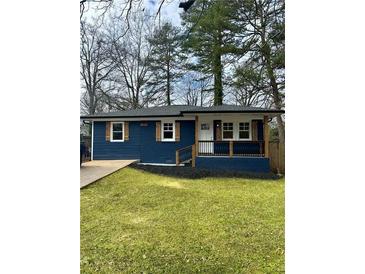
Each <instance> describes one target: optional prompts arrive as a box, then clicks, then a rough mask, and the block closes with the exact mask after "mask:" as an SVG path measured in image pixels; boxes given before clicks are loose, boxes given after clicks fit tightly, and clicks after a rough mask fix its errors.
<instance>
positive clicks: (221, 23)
mask: <svg viewBox="0 0 365 274" xmlns="http://www.w3.org/2000/svg"><path fill="white" fill-rule="evenodd" d="M235 10H236V8H235V2H233V1H223V0H205V1H196V2H195V3H194V5H193V6H192V8H191V9H189V11H188V12H187V13H185V14H184V15H183V16H182V20H183V22H182V23H183V25H184V26H185V27H186V40H185V43H184V47H185V49H186V50H187V51H188V52H189V53H190V54H192V56H193V57H195V58H194V60H196V62H195V63H194V64H193V66H192V68H193V69H195V70H197V71H200V72H203V73H205V74H211V75H213V78H214V105H222V103H223V97H224V94H223V84H224V83H223V72H224V63H223V62H224V60H223V58H224V56H225V55H226V54H228V53H235V52H236V51H237V45H236V39H235V33H236V32H237V31H238V28H237V25H236V22H235V21H233V20H232V18H233V16H234V13H235Z"/></svg>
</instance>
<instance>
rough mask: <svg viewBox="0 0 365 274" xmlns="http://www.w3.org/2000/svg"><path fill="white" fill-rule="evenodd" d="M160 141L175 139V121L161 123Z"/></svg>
mask: <svg viewBox="0 0 365 274" xmlns="http://www.w3.org/2000/svg"><path fill="white" fill-rule="evenodd" d="M162 141H175V123H174V122H163V123H162Z"/></svg>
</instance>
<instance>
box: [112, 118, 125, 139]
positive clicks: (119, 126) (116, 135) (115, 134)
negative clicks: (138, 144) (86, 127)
mask: <svg viewBox="0 0 365 274" xmlns="http://www.w3.org/2000/svg"><path fill="white" fill-rule="evenodd" d="M111 131H112V132H111V141H114V142H123V141H124V136H123V131H124V123H123V122H118V123H112V126H111Z"/></svg>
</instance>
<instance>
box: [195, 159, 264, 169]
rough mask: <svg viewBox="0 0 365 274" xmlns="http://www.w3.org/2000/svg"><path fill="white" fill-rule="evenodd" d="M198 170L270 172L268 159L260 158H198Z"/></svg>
mask: <svg viewBox="0 0 365 274" xmlns="http://www.w3.org/2000/svg"><path fill="white" fill-rule="evenodd" d="M196 168H202V169H215V170H218V169H220V170H232V171H242V172H258V173H267V172H270V164H269V159H268V158H260V157H232V158H231V157H201V156H199V157H197V158H196Z"/></svg>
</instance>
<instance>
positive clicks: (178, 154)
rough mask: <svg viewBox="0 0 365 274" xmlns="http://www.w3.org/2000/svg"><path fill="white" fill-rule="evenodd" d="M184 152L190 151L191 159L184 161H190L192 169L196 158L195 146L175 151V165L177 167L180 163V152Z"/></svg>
mask: <svg viewBox="0 0 365 274" xmlns="http://www.w3.org/2000/svg"><path fill="white" fill-rule="evenodd" d="M185 150H191V158H189V159H186V160H192V167H195V157H196V147H195V144H193V145H190V146H187V147H183V148H180V149H178V150H176V152H175V157H176V165H177V166H179V165H180V163H181V161H180V154H181V152H182V151H185Z"/></svg>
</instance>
